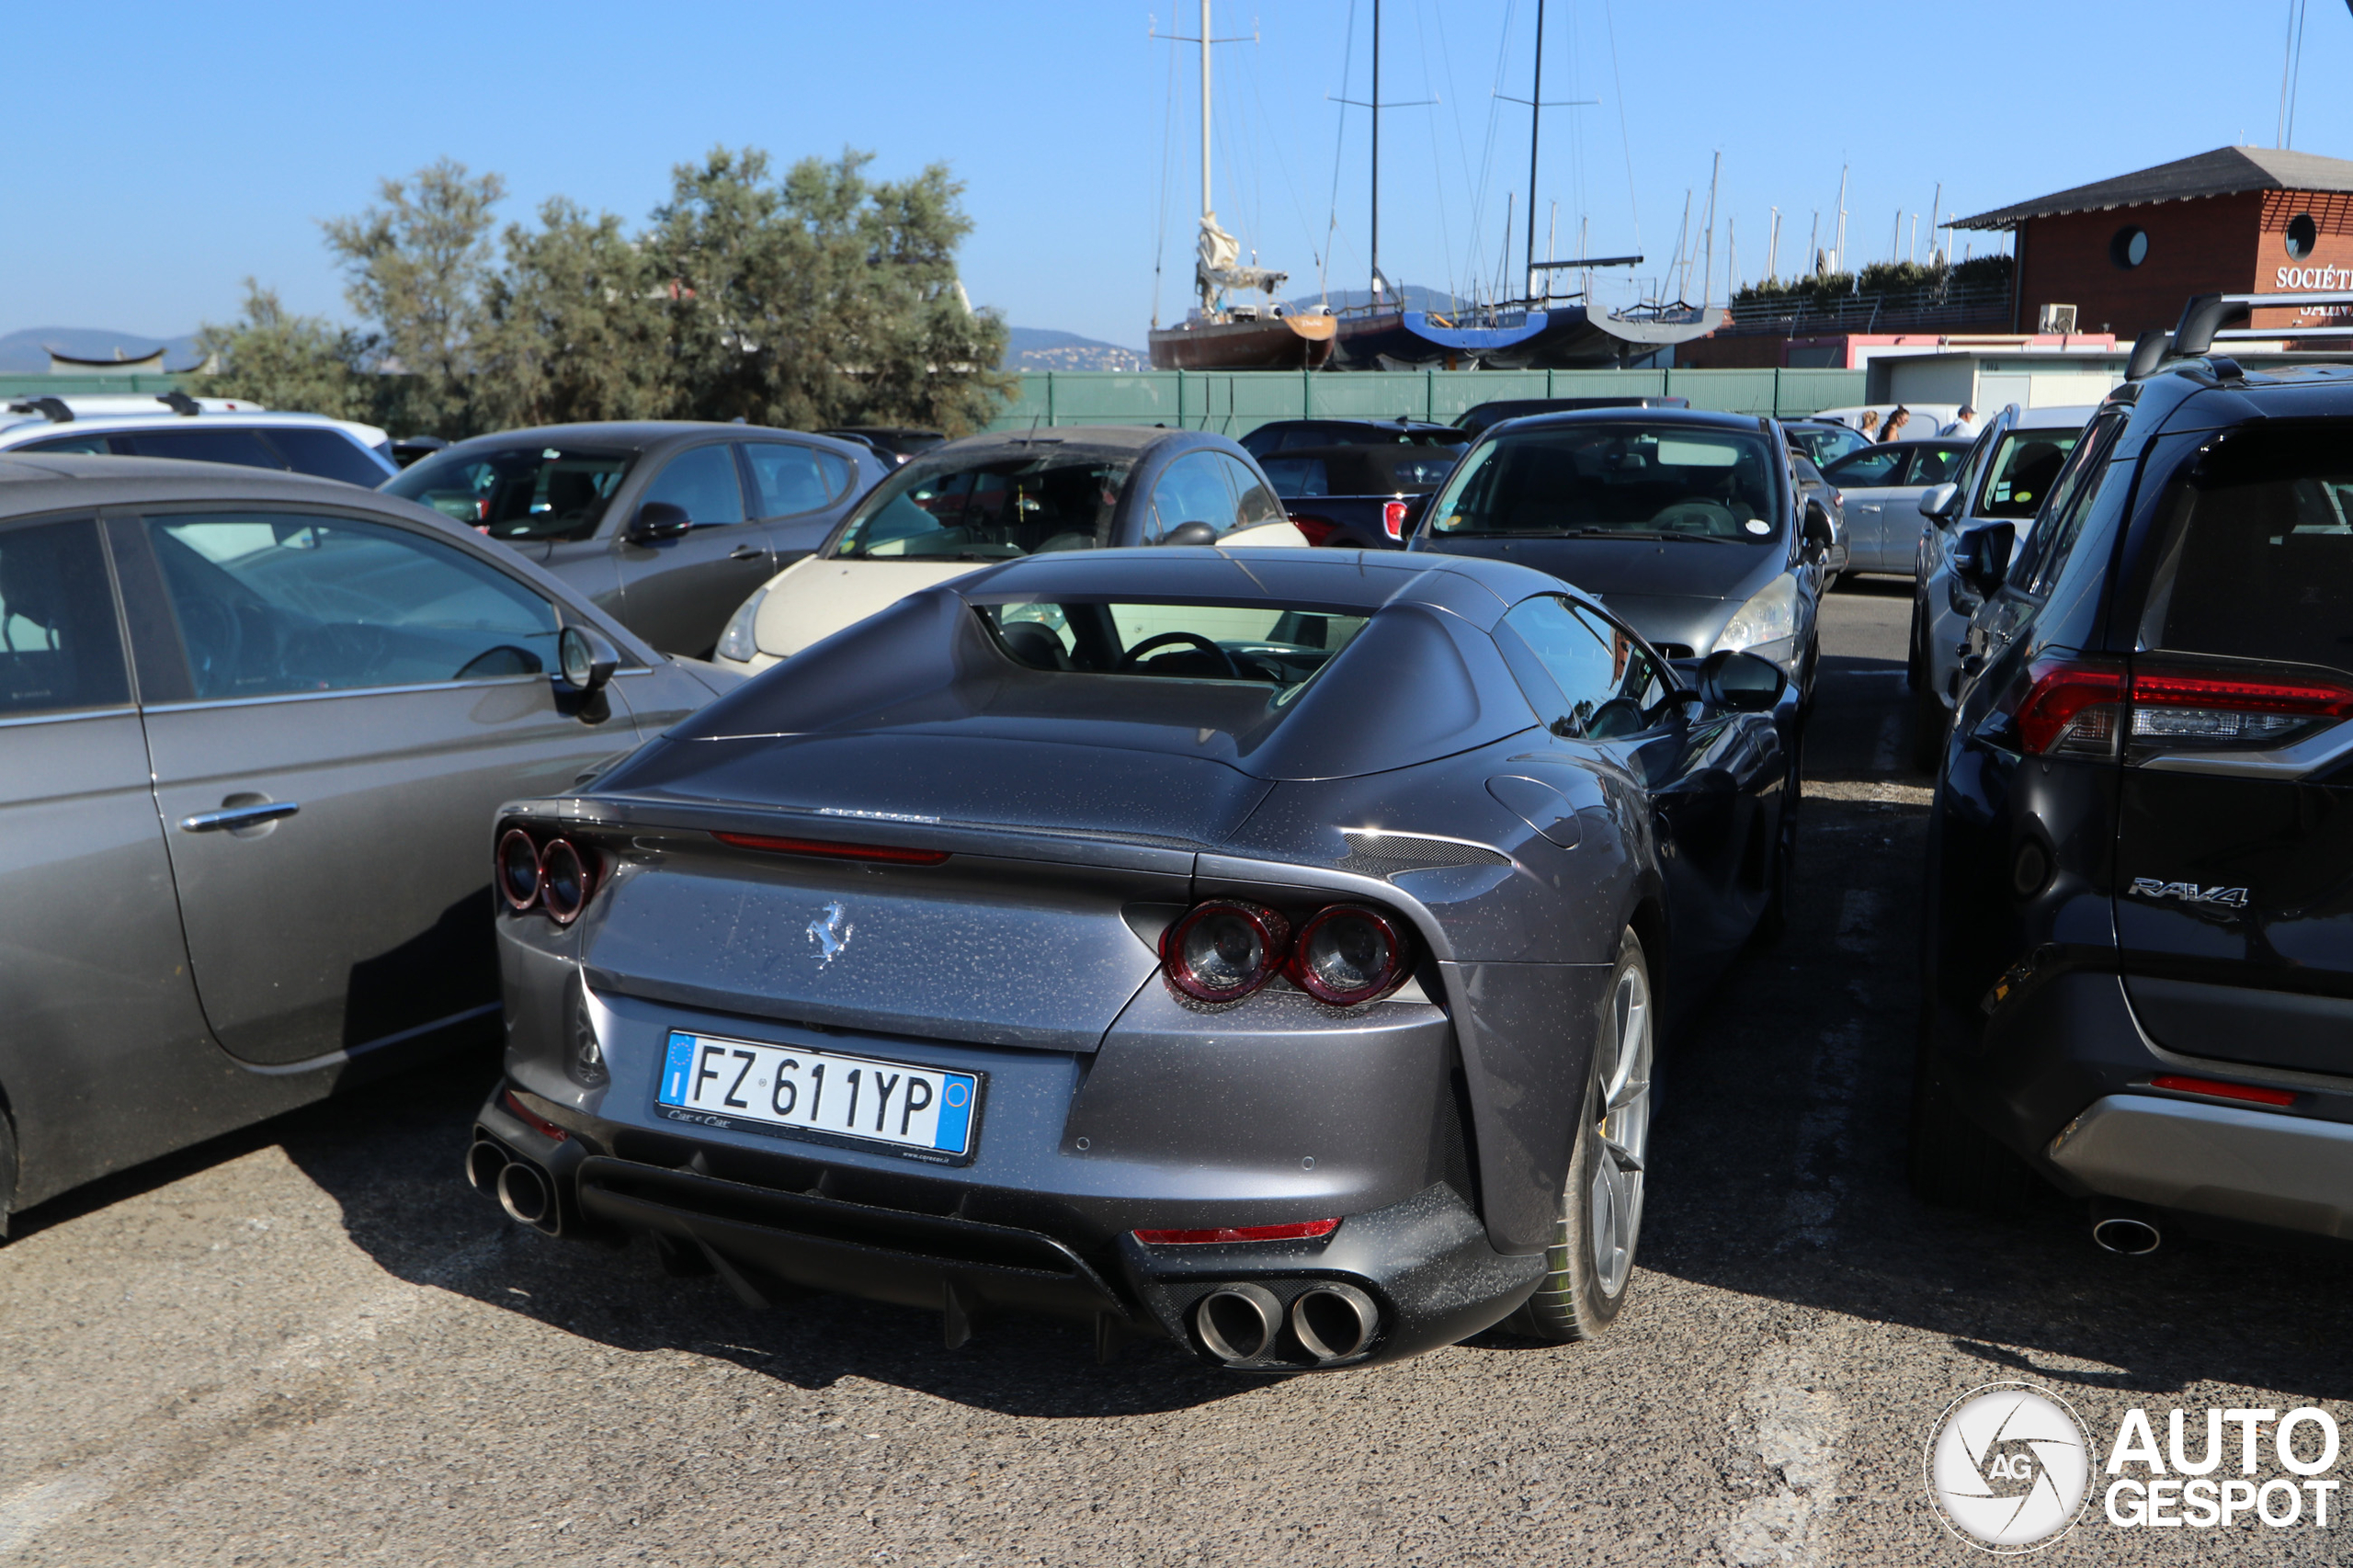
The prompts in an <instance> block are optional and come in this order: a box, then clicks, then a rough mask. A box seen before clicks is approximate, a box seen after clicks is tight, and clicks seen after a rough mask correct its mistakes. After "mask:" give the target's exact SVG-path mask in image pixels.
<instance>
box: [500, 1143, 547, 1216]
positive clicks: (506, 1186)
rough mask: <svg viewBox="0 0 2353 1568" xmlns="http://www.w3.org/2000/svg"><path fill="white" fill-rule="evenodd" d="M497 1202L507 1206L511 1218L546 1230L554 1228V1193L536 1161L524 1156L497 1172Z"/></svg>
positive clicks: (502, 1207)
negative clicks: (524, 1159)
mask: <svg viewBox="0 0 2353 1568" xmlns="http://www.w3.org/2000/svg"><path fill="white" fill-rule="evenodd" d="M498 1206H499V1207H500V1208H501V1209H504V1210H506V1217H507V1218H508V1219H510V1220H519V1221H522V1222H523V1223H524V1224H526V1225H535V1226H537V1227H539V1228H540V1230H543V1231H551V1230H553V1229H554V1228H555V1225H554V1214H555V1194H554V1192H553V1191H552V1190H551V1188H550V1187H549V1186H548V1178H547V1177H546V1176H541V1175H540V1171H539V1168H538V1167H537V1166H535V1165H527V1164H525V1163H524V1162H523V1161H521V1160H514V1161H510V1162H509V1163H508V1165H507V1166H506V1169H505V1170H503V1171H500V1172H499V1173H498Z"/></svg>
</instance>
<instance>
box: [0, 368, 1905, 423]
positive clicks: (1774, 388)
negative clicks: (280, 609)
mask: <svg viewBox="0 0 2353 1568" xmlns="http://www.w3.org/2000/svg"><path fill="white" fill-rule="evenodd" d="M15 379H16V380H18V381H41V382H42V383H43V387H44V390H49V391H54V392H63V391H82V390H85V389H84V388H82V387H80V386H78V385H59V384H56V383H62V382H69V381H72V380H74V379H73V378H67V377H63V376H59V377H21V378H15ZM1016 379H1017V381H1018V382H1019V387H1018V390H1017V392H1016V394H1015V397H1014V400H1013V402H1012V403H1009V404H1007V405H1006V411H1005V412H1004V413H1003V414H1001V415H998V416H997V417H996V418H995V419H993V420H991V421H990V422H989V426H988V427H989V428H990V429H992V430H1017V429H1026V428H1028V427H1029V426H1031V425H1033V424H1035V425H1166V426H1171V427H1176V426H1182V427H1184V428H1186V429H1188V430H1214V431H1216V432H1218V433H1219V434H1220V435H1225V436H1245V435H1247V434H1249V433H1250V432H1251V431H1253V430H1255V429H1256V428H1257V427H1258V426H1261V425H1264V424H1265V423H1267V421H1268V420H1270V419H1300V418H1307V417H1323V418H1332V419H1395V418H1397V417H1398V416H1399V415H1404V416H1406V417H1408V418H1413V419H1436V420H1440V421H1449V420H1452V419H1453V418H1455V417H1456V416H1457V415H1461V413H1462V412H1463V411H1464V410H1465V409H1468V408H1471V407H1472V406H1474V405H1475V404H1478V403H1491V402H1495V401H1496V400H1499V399H1504V398H1526V397H1665V396H1673V397H1685V398H1688V399H1690V400H1691V406H1692V407H1694V408H1709V409H1717V410H1722V411H1723V412H1726V413H1733V414H1789V415H1795V414H1812V413H1814V412H1815V411H1816V410H1819V409H1824V408H1836V407H1840V406H1843V405H1846V404H1850V403H1860V402H1861V401H1862V400H1863V372H1862V371H1860V370H1814V369H1807V370H1773V369H1760V370H1376V371H1367V372H1357V371H1347V372H1340V373H1336V372H1332V371H1321V372H1308V371H1301V370H1234V371H1182V370H1145V371H1136V372H1130V371H1116V370H1041V371H1035V372H1031V373H1029V374H1026V375H1022V376H1019V377H1017V378H1016ZM163 380H164V379H163V378H158V377H123V378H109V382H110V385H109V387H108V390H126V391H127V390H130V389H129V388H128V387H124V386H121V385H120V383H121V382H124V381H163ZM7 384H8V382H7V379H0V389H5V388H6V386H7ZM153 390H156V391H161V390H163V387H162V386H160V385H159V386H158V387H156V388H155V389H153Z"/></svg>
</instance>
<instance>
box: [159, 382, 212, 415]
mask: <svg viewBox="0 0 2353 1568" xmlns="http://www.w3.org/2000/svg"><path fill="white" fill-rule="evenodd" d="M155 401H156V402H157V403H162V404H163V405H164V406H165V408H168V409H170V410H171V411H172V412H173V413H174V414H176V415H180V416H181V417H182V418H189V417H193V416H194V415H199V414H201V413H203V412H204V409H203V407H202V405H200V404H199V403H198V402H197V401H196V399H194V398H192V397H190V396H188V393H186V392H182V391H180V389H179V388H177V387H174V388H173V389H172V390H171V391H169V392H157V393H156V394H155Z"/></svg>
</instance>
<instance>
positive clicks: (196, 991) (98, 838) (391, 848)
mask: <svg viewBox="0 0 2353 1568" xmlns="http://www.w3.org/2000/svg"><path fill="white" fill-rule="evenodd" d="M731 684H733V677H731V676H725V675H722V674H721V673H720V672H718V671H715V670H690V669H689V668H688V666H686V665H681V664H679V663H676V662H674V661H671V660H668V659H665V658H664V657H663V656H661V655H660V654H658V653H654V651H653V650H652V649H651V648H648V647H647V646H645V645H644V644H643V643H642V642H640V641H639V640H638V639H637V638H635V637H633V636H631V634H630V633H629V632H628V631H625V630H623V629H622V628H621V627H620V626H619V625H617V624H616V623H614V622H613V621H612V620H610V619H608V618H607V617H605V616H604V615H602V614H600V613H599V612H598V611H597V610H596V609H595V608H592V607H591V606H589V605H588V604H586V603H585V601H584V600H583V599H582V598H581V597H579V596H578V595H576V594H574V593H573V592H571V591H570V590H568V589H566V588H565V587H564V586H563V585H561V584H559V583H558V582H556V581H555V580H554V579H553V578H551V577H550V576H549V575H548V574H546V573H544V572H541V571H540V570H539V569H537V568H536V567H533V566H531V565H529V564H528V563H527V562H523V561H522V560H520V559H518V558H517V557H516V556H514V555H513V554H512V553H511V552H508V551H503V550H501V549H499V548H498V547H497V546H495V545H493V544H491V543H490V542H489V541H487V540H483V539H482V538H480V537H479V536H477V535H475V534H473V533H472V532H470V531H468V530H464V529H460V528H455V527H453V526H452V525H451V524H449V522H448V521H447V520H445V519H443V518H441V517H437V516H436V515H434V514H433V513H431V512H428V511H426V510H425V509H424V508H422V507H419V506H412V505H410V504H408V503H406V502H402V501H395V500H392V499H389V498H386V497H383V496H380V495H377V494H371V493H370V492H368V491H365V490H358V489H355V488H353V487H352V486H349V485H346V484H337V483H332V482H328V481H324V480H315V479H307V478H302V477H300V476H296V475H291V474H277V473H267V472H261V471H258V470H254V469H244V468H233V467H229V466H225V465H221V464H209V463H188V462H178V461H172V460H160V459H145V458H118V457H66V456H57V457H38V458H7V459H0V758H5V759H6V766H0V953H5V954H6V959H5V961H0V1228H5V1225H6V1218H7V1215H8V1213H9V1211H10V1210H11V1209H12V1208H18V1209H20V1208H23V1207H25V1206H27V1205H29V1204H33V1203H38V1202H40V1201H41V1200H42V1199H47V1198H49V1197H51V1196H52V1195H54V1194H56V1193H59V1192H62V1191H64V1190H65V1189H67V1188H69V1187H75V1186H78V1185H80V1184H81V1183H83V1182H86V1181H88V1180H90V1179H92V1178H93V1177H95V1176H101V1175H104V1174H106V1173H107V1172H109V1171H112V1170H116V1169H119V1168H120V1167H122V1166H125V1165H132V1164H135V1163H137V1162H139V1161H141V1160H144V1159H148V1158H151V1157H153V1156H154V1155H156V1154H160V1153H165V1152H167V1151H169V1150H172V1149H175V1148H178V1147H181V1146H183V1145H186V1144H188V1143H192V1142H197V1141H199V1140H200V1139H203V1138H207V1137H210V1136H211V1135H213V1134H215V1133H218V1132H222V1131H226V1130H228V1129H230V1128H233V1127H236V1126H239V1125H241V1124H243V1123H245V1122H248V1121H253V1120H256V1119H260V1118H262V1117H265V1116H268V1115H272V1114H274V1113H276V1112H278V1111H281V1110H285V1109H288V1108H291V1107H293V1106H297V1105H300V1104H302V1103H304V1102H305V1101H308V1100H312V1099H314V1098H317V1097H318V1096H322V1095H324V1094H326V1093H327V1092H328V1091H329V1090H331V1089H334V1088H336V1087H338V1086H342V1085H347V1084H349V1083H351V1082H354V1081H356V1080H358V1079H359V1078H362V1077H364V1076H366V1075H367V1074H369V1072H370V1071H373V1070H376V1069H378V1068H381V1067H387V1066H390V1065H392V1064H395V1063H398V1062H404V1061H407V1060H410V1059H413V1058H414V1057H415V1055H417V1054H420V1053H423V1052H425V1051H429V1050H431V1049H433V1048H436V1047H439V1046H444V1045H447V1044H450V1043H454V1042H455V1041H456V1040H460V1039H461V1038H463V1035H464V1033H465V1031H466V1030H467V1028H469V1027H470V1026H471V1027H472V1028H477V1029H488V1028H492V1027H494V1021H495V1019H496V1017H497V1014H498V1010H499V1002H498V976H497V971H496V965H495V960H494V951H493V946H492V939H491V902H490V900H491V892H490V888H489V878H488V876H487V875H486V874H485V872H484V871H483V863H482V862H483V842H484V840H485V838H486V836H487V835H488V833H489V831H490V824H491V819H492V814H493V812H494V811H495V809H496V808H497V806H498V804H499V802H500V801H505V800H508V799H511V798H512V797H515V796H517V795H525V794H532V793H538V792H542V791H546V790H562V789H565V788H569V787H571V786H572V785H573V784H574V781H575V780H577V779H580V778H583V777H584V776H585V775H588V774H591V773H593V772H594V770H596V769H597V768H598V767H600V766H602V765H604V764H605V763H606V762H607V761H608V760H609V759H611V758H614V757H616V756H620V755H623V754H626V753H628V752H630V751H631V750H634V749H635V748H636V746H637V745H638V744H639V742H640V740H641V739H642V738H643V737H645V736H649V735H652V734H654V733H657V732H659V731H661V730H663V729H665V728H666V727H668V726H669V725H670V724H672V723H674V722H676V721H677V720H678V719H679V718H681V717H683V716H684V715H685V714H687V713H688V712H690V711H692V710H695V709H697V708H699V707H700V706H701V705H702V704H703V703H705V702H708V701H709V700H710V699H711V698H712V696H713V695H714V694H715V693H716V692H717V691H719V690H721V689H723V688H724V687H727V686H729V685H731Z"/></svg>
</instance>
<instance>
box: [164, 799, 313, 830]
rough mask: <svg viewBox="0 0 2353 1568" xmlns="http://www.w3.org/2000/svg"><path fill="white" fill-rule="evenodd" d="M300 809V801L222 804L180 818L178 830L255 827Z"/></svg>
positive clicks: (290, 814) (287, 815) (275, 820)
mask: <svg viewBox="0 0 2353 1568" xmlns="http://www.w3.org/2000/svg"><path fill="white" fill-rule="evenodd" d="M301 809H302V802H301V801H260V802H258V803H257V804H255V805H250V806H224V807H222V809H221V810H219V811H217V812H197V813H196V815H194V816H192V817H182V818H180V831H181V832H182V833H220V832H222V831H223V830H224V829H228V828H237V827H255V826H258V825H259V824H262V823H266V822H277V821H278V820H279V819H280V818H282V817H290V816H292V815H293V814H294V813H295V812H299V811H301Z"/></svg>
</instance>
